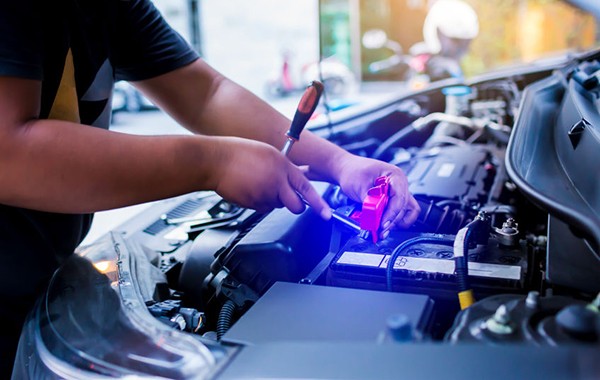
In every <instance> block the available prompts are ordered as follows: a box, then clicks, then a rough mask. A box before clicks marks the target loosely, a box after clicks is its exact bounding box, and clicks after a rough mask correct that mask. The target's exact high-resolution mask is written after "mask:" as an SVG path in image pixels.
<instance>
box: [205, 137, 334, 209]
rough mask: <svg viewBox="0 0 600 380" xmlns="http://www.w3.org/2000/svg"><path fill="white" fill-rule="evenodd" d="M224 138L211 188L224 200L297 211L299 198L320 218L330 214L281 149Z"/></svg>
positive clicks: (301, 206) (321, 199)
mask: <svg viewBox="0 0 600 380" xmlns="http://www.w3.org/2000/svg"><path fill="white" fill-rule="evenodd" d="M224 140H225V142H224V148H225V149H224V152H223V157H221V159H220V162H218V163H217V166H218V172H217V178H216V187H215V191H216V192H217V193H218V194H219V195H220V196H222V197H223V198H224V199H226V200H228V201H230V202H233V203H235V204H237V205H240V206H242V207H248V208H252V209H255V210H257V211H259V212H268V211H271V210H272V209H274V208H279V207H286V208H288V209H289V210H290V211H291V212H293V213H295V214H299V213H301V212H302V211H304V209H305V205H304V202H303V201H302V199H301V198H300V197H302V198H304V199H305V200H306V202H307V203H308V204H309V205H310V206H311V207H312V208H313V209H314V210H315V211H316V212H317V213H319V214H320V215H321V216H322V217H323V218H324V219H329V218H330V217H331V209H330V208H329V206H328V205H327V203H326V202H325V201H324V200H323V198H321V196H319V194H318V193H317V192H316V190H315V189H314V188H313V186H312V185H311V184H310V182H309V181H308V179H307V178H306V177H305V175H304V171H303V170H301V169H300V168H298V167H297V166H295V165H293V164H292V163H291V162H290V161H289V160H288V158H287V157H285V156H284V155H283V154H281V152H279V151H278V150H276V149H275V148H273V147H272V146H270V145H268V144H264V143H261V142H258V141H254V140H247V139H241V138H235V137H228V138H225V139H224Z"/></svg>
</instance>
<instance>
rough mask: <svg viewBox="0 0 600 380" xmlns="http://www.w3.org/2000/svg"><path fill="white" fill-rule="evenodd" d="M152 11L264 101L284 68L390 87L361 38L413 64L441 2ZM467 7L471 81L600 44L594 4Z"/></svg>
mask: <svg viewBox="0 0 600 380" xmlns="http://www.w3.org/2000/svg"><path fill="white" fill-rule="evenodd" d="M154 2H155V4H156V5H157V7H158V8H159V9H160V10H161V12H162V13H163V15H164V16H165V17H166V18H167V20H168V21H169V22H170V23H171V24H172V26H173V27H174V28H175V29H176V30H177V31H179V32H180V33H181V34H182V35H183V36H184V37H185V38H186V39H187V40H188V41H189V42H190V43H191V44H192V45H193V46H194V47H195V48H196V49H197V50H198V51H199V52H200V53H201V55H202V56H203V57H204V58H205V59H206V60H207V61H208V62H209V63H211V64H212V65H213V66H215V67H216V68H217V69H219V70H220V71H222V72H223V73H225V74H226V75H228V76H229V77H231V78H233V79H234V80H236V81H238V82H239V83H240V84H242V85H244V86H246V87H248V88H249V89H251V90H252V91H253V92H255V93H257V94H259V95H260V96H263V97H267V96H266V95H268V91H267V90H268V89H266V86H267V83H268V82H269V80H273V79H274V78H276V77H277V76H278V75H281V71H282V66H283V65H284V62H283V61H284V60H285V61H286V62H287V65H288V68H289V70H290V71H291V78H292V80H296V79H297V80H299V79H300V77H301V73H302V70H306V69H307V67H308V66H309V65H311V64H313V63H314V62H316V61H317V60H318V59H319V56H321V57H322V58H333V59H335V60H336V61H337V62H339V63H341V64H343V65H345V66H346V67H347V68H348V69H349V70H350V71H351V72H352V73H353V75H354V76H355V79H356V80H357V81H358V82H359V83H360V82H362V81H377V80H387V79H389V76H388V77H387V78H386V76H385V75H376V74H373V73H372V72H370V70H369V68H368V67H369V64H370V63H372V62H374V61H377V60H378V59H384V58H386V54H387V55H391V54H394V53H395V52H393V51H391V50H390V51H386V49H369V48H366V47H365V46H364V45H363V44H362V43H361V38H362V37H363V35H364V33H365V32H367V31H369V30H373V29H379V30H382V31H384V32H385V33H386V35H387V38H388V39H389V40H391V41H395V42H397V44H398V46H400V47H401V48H402V51H403V53H405V54H408V52H409V49H410V47H412V46H414V45H415V44H417V43H419V42H421V41H423V23H424V21H425V18H426V16H427V13H428V11H429V9H430V8H431V7H432V6H433V5H434V4H435V2H436V0H302V1H298V0H254V1H252V2H248V1H243V0H228V1H226V2H224V1H219V0H154ZM465 2H466V3H468V4H470V5H471V6H472V7H473V9H474V10H475V12H476V14H477V16H478V18H479V33H478V35H477V37H476V38H474V39H473V42H472V44H471V46H470V49H469V51H468V54H467V55H466V56H465V57H464V59H463V60H462V62H461V66H462V68H463V70H464V73H465V75H466V76H472V75H476V74H479V73H482V72H484V71H487V70H490V69H492V68H496V67H499V66H504V65H509V64H514V63H517V62H531V61H533V60H536V59H540V58H545V57H548V56H551V55H553V54H557V53H564V52H565V51H580V50H584V49H589V48H592V47H594V46H596V45H597V44H598V41H599V38H600V35H599V32H598V28H597V24H598V21H597V20H598V17H600V15H599V14H594V3H598V1H595V0H591V1H590V0H587V1H586V0H571V1H566V0H465ZM590 4H591V5H590ZM597 7H598V5H596V6H595V8H597ZM303 85H304V84H303ZM265 91H267V92H266V93H265Z"/></svg>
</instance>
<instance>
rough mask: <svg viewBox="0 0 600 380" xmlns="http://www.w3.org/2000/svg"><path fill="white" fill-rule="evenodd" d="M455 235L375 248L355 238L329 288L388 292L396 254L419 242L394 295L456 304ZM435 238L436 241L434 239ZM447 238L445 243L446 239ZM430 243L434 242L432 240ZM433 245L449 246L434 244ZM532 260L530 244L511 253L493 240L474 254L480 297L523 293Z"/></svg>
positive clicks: (397, 273)
mask: <svg viewBox="0 0 600 380" xmlns="http://www.w3.org/2000/svg"><path fill="white" fill-rule="evenodd" d="M454 237H455V236H454V235H441V234H428V233H415V232H408V231H392V232H391V233H390V234H389V236H388V237H387V238H386V239H385V240H382V241H379V242H377V243H373V242H372V241H371V240H370V239H363V238H361V237H360V236H353V237H351V238H350V239H349V240H348V241H347V242H346V243H345V244H344V245H343V246H342V248H341V249H340V250H339V251H338V252H337V254H336V255H335V256H334V258H333V260H332V261H331V262H330V264H329V267H328V268H327V271H326V277H325V278H326V283H327V284H328V285H332V286H343V287H352V288H361V289H373V290H390V289H387V288H388V285H387V277H386V269H387V266H388V263H389V260H390V257H391V255H392V254H393V252H394V250H395V249H396V248H397V247H398V246H399V245H400V244H401V243H403V242H404V241H406V240H408V239H413V238H422V239H414V240H413V241H414V244H411V245H408V246H406V247H404V248H403V249H402V251H401V252H400V253H399V256H398V259H397V260H396V262H395V264H394V269H393V271H392V289H391V290H392V291H396V292H403V293H420V294H427V295H429V296H431V297H434V298H437V299H450V298H452V299H455V298H456V293H457V285H456V276H455V274H454V271H455V263H454V259H453V247H452V243H453V240H454ZM429 238H433V239H429ZM440 238H441V239H440ZM428 239H429V240H428ZM431 240H443V241H440V242H431ZM530 256H531V255H530V254H528V250H527V247H526V246H525V244H521V245H516V246H514V247H505V246H502V245H500V244H499V242H498V241H497V240H496V239H495V238H494V237H491V238H490V239H489V241H488V244H487V245H479V246H477V247H476V248H474V249H471V250H469V253H468V261H469V264H468V268H469V280H470V284H471V287H472V288H473V290H474V292H475V295H476V296H477V295H481V296H483V295H487V294H495V293H498V292H504V293H507V292H508V293H522V292H523V291H524V289H526V286H527V284H528V283H529V282H530V279H529V278H530V277H531V276H529V275H528V272H527V271H528V267H529V266H530V264H529V263H530V260H531V259H530Z"/></svg>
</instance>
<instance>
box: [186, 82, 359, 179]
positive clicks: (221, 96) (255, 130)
mask: <svg viewBox="0 0 600 380" xmlns="http://www.w3.org/2000/svg"><path fill="white" fill-rule="evenodd" d="M211 103H212V104H211V110H215V111H216V112H211V113H210V114H207V115H205V117H204V118H201V119H199V122H198V124H197V127H192V128H193V129H196V130H199V131H201V132H204V133H207V132H208V133H211V134H214V135H235V136H240V137H244V138H250V139H254V140H258V141H263V142H265V143H267V144H269V145H271V146H273V147H275V148H276V149H278V150H281V148H283V145H284V144H285V141H286V139H287V138H286V136H285V133H286V132H287V130H288V129H289V127H290V123H291V121H290V120H289V119H288V118H286V117H285V116H283V115H282V114H281V113H279V112H278V111H276V110H275V109H274V108H272V107H271V106H270V105H268V104H267V103H265V102H264V101H263V100H261V99H259V98H258V97H257V96H256V95H254V94H252V93H250V92H249V91H247V90H245V89H243V88H242V87H240V86H238V85H237V84H235V83H233V82H231V81H227V80H224V81H222V82H221V83H220V85H219V86H218V88H217V89H216V91H215V94H214V96H213V97H212V99H211ZM231 104H234V105H235V111H236V112H233V110H231V107H232V106H231ZM219 108H222V112H218V110H219ZM228 110H229V112H228ZM218 115H227V117H226V118H225V117H223V116H218ZM217 123H219V128H215V129H210V128H207V127H206V126H212V125H217ZM347 154H348V153H347V152H346V151H344V150H342V149H341V148H339V147H338V146H336V145H334V144H332V143H331V142H329V141H327V140H325V139H323V138H320V137H318V136H316V135H315V134H313V133H312V132H310V131H308V130H305V131H304V132H302V134H301V136H300V140H299V141H297V142H296V143H295V144H294V147H293V149H292V150H291V152H290V159H291V160H292V161H293V162H294V163H295V164H297V165H308V166H310V168H311V174H313V175H315V174H316V175H317V177H318V179H322V180H326V181H329V182H336V183H337V182H338V178H337V177H336V173H339V167H338V165H339V164H340V163H342V162H343V159H342V158H343V157H344V156H345V155H347Z"/></svg>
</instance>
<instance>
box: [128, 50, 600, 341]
mask: <svg viewBox="0 0 600 380" xmlns="http://www.w3.org/2000/svg"><path fill="white" fill-rule="evenodd" d="M598 69H600V64H599V63H598V62H597V61H594V60H588V61H586V62H583V63H581V62H578V64H577V65H567V66H566V67H562V68H561V69H560V70H554V69H547V70H538V71H530V72H524V73H513V74H510V75H504V76H501V75H497V76H495V77H490V78H483V79H481V80H479V81H477V82H473V83H470V84H468V85H463V84H450V85H447V86H445V85H440V86H439V87H432V88H429V89H426V90H423V91H421V92H418V93H413V94H410V95H408V96H406V97H403V98H401V99H399V100H398V101H395V102H393V103H390V104H386V105H385V106H383V107H380V108H379V109H377V110H375V111H374V112H373V113H372V116H368V117H366V116H364V115H363V116H362V117H358V118H350V119H349V120H348V121H347V122H345V123H343V122H342V123H339V125H336V126H335V127H332V126H331V125H329V126H324V127H323V128H322V129H316V130H315V131H316V132H317V133H322V134H324V135H325V136H326V137H327V138H328V139H329V140H331V141H333V142H335V143H336V144H338V145H340V146H342V147H344V148H345V149H347V150H349V151H351V152H353V153H355V154H358V155H362V156H366V157H372V158H375V159H379V160H384V161H386V162H389V163H392V164H394V165H396V166H398V167H400V168H401V169H402V170H403V171H404V172H405V173H406V175H407V178H408V182H409V189H410V191H411V192H412V193H413V195H414V196H415V198H416V199H417V201H418V202H419V205H420V206H421V213H420V215H419V218H418V220H417V222H416V223H415V224H414V225H413V226H412V227H410V228H408V229H406V230H400V229H397V230H393V231H391V233H390V234H389V236H388V237H387V238H386V239H383V240H379V241H377V242H374V241H373V239H371V238H370V237H369V236H368V234H357V233H356V231H354V230H353V229H351V228H348V227H347V226H346V225H344V224H343V223H338V222H336V221H323V220H322V219H321V218H320V217H319V216H318V215H316V214H315V213H313V212H312V210H310V209H307V210H306V211H305V212H304V213H302V214H300V215H294V214H292V213H290V212H289V211H287V210H285V209H277V210H274V211H272V212H270V213H268V214H259V213H257V212H254V211H253V210H246V209H242V208H239V207H237V206H236V205H233V204H230V203H228V202H226V201H225V200H223V199H221V198H220V197H219V196H218V195H217V194H215V193H211V192H200V193H194V194H188V195H186V196H183V197H178V198H174V199H171V200H167V201H164V202H161V203H159V204H157V205H155V206H153V207H151V208H150V209H148V210H146V211H145V212H143V213H142V214H140V215H139V216H138V217H136V218H134V220H132V221H130V222H128V223H127V224H125V225H124V226H123V228H122V231H123V235H124V236H125V238H126V239H128V240H131V241H135V242H136V244H137V245H138V246H139V247H141V251H142V252H143V253H144V256H145V257H147V258H148V260H149V261H150V262H151V263H152V268H154V269H152V271H153V272H155V274H154V275H153V276H141V275H138V281H140V282H145V283H144V284H142V285H141V287H142V288H144V289H147V291H146V293H145V294H144V298H145V303H146V306H147V307H148V310H149V312H150V313H151V314H152V315H153V316H154V317H155V318H157V319H159V320H160V321H161V322H164V323H165V324H167V325H169V326H171V327H172V328H174V329H178V330H183V331H187V332H189V333H192V334H195V335H198V336H201V337H202V338H203V339H208V340H212V341H215V342H221V343H223V344H225V345H233V346H235V345H240V344H241V345H246V344H256V343H260V342H264V341H268V342H273V341H286V340H287V341H289V340H316V341H339V340H358V341H365V340H367V341H368V340H372V341H377V342H387V341H392V342H400V343H406V342H415V343H417V342H440V343H443V344H451V345H460V344H462V343H472V342H479V343H484V344H490V345H498V344H502V343H520V344H525V345H533V346H559V345H573V344H575V345H579V344H583V345H595V346H598V345H600V312H599V308H600V295H599V292H600V259H599V257H598V252H599V251H598V246H597V241H598V239H599V238H600V235H595V230H594V228H595V226H596V224H595V223H597V222H598V214H599V212H600V208H598V204H599V203H598V202H599V201H600V198H599V197H598V191H597V188H596V187H594V186H596V185H594V184H595V183H596V182H597V181H596V179H595V178H593V177H594V175H591V176H588V179H587V182H586V181H584V180H578V179H575V180H572V181H570V183H571V184H573V183H574V184H575V185H574V188H575V190H576V191H575V193H577V194H579V195H581V198H583V200H584V201H585V202H584V203H585V205H581V204H575V203H569V202H568V201H564V199H565V198H564V197H563V194H561V193H560V192H557V191H558V190H555V192H554V193H553V194H552V198H551V201H548V202H545V201H544V200H545V199H546V198H544V197H542V196H538V194H539V193H540V192H539V191H533V190H532V188H535V186H529V184H531V183H534V182H535V181H530V182H528V181H524V180H523V178H526V179H527V178H534V179H535V180H538V181H539V183H538V185H539V186H540V187H542V188H544V187H549V186H551V185H550V184H552V183H554V185H556V186H558V187H557V188H561V186H562V188H564V187H565V186H563V185H560V184H557V183H558V182H559V181H560V178H558V177H560V176H558V175H557V176H556V177H554V176H553V175H552V173H551V172H547V173H543V174H536V169H537V167H536V166H535V165H528V166H526V165H523V163H525V162H528V160H530V161H531V162H533V160H534V158H532V157H529V156H526V154H528V153H527V152H530V153H531V152H536V154H537V155H538V156H536V157H535V159H538V160H539V159H542V160H543V159H544V155H547V156H548V157H550V156H551V155H552V154H551V152H555V151H556V152H557V157H558V158H559V159H560V160H566V159H567V158H565V157H567V156H566V155H570V154H572V152H566V153H565V152H564V151H563V152H562V153H561V149H563V148H561V146H562V145H561V144H563V143H561V142H560V141H562V140H560V139H564V140H565V141H566V143H565V144H567V143H568V144H570V145H568V146H566V147H565V148H564V149H567V148H569V147H570V146H571V145H573V146H574V147H573V148H572V149H571V148H570V149H571V150H576V153H578V154H579V153H581V152H582V151H584V149H588V150H587V151H584V153H586V154H587V159H586V161H587V163H585V164H584V163H583V160H581V161H579V163H580V164H581V165H584V166H585V167H586V168H587V169H588V170H591V171H592V172H593V173H597V169H594V166H593V165H590V162H591V161H594V156H597V152H598V150H595V151H594V150H593V149H598V148H600V144H599V141H600V140H599V139H598V136H599V135H600V133H599V132H600V130H599V129H596V128H595V127H593V126H594V125H596V126H597V125H600V124H595V123H594V121H595V119H600V112H598V94H599V93H600V91H598V87H597V86H595V87H592V89H591V90H589V89H586V88H585V87H584V85H583V83H587V82H585V81H586V80H589V78H591V77H592V73H596V72H598ZM594 75H595V74H594ZM569 99H571V100H569ZM582 109H584V110H585V111H581V110H582ZM577 112H580V113H581V112H584V113H586V115H578V116H572V114H574V113H577ZM565 115H567V116H565ZM592 115H593V116H592ZM580 120H584V121H585V122H586V123H587V124H585V125H584V127H585V128H584V129H585V131H584V134H587V135H586V136H581V131H579V132H578V129H577V128H580V129H581V128H582V127H581V123H582V122H581V121H580ZM578 122H579V123H580V124H579V127H577V125H578V124H577V123H578ZM563 124H564V125H563ZM531 125H534V126H538V127H536V128H542V127H544V128H546V130H549V131H548V132H547V133H550V134H555V135H554V137H553V138H552V139H551V140H548V143H547V144H548V145H544V142H543V141H542V140H538V139H536V135H534V134H533V133H534V132H535V133H537V136H542V137H544V136H545V135H544V133H545V132H538V131H537V130H536V129H535V128H534V127H532V126H531ZM560 128H562V129H566V131H565V132H564V133H562V132H556V130H558V129H560ZM576 133H579V135H578V137H577V139H580V140H581V141H580V140H577V144H575V143H573V141H574V137H573V135H574V134H576ZM577 145H579V146H580V147H579V149H575V146H577ZM557 146H558V148H557ZM532 154H533V153H532ZM540 157H541V158H540ZM561 157H562V158H561ZM568 157H570V156H568ZM548 159H551V158H548ZM568 159H571V158H568ZM542 166H543V165H542ZM563 166H564V165H563ZM581 170H586V169H584V168H582V169H581ZM594 170H595V171H594ZM565 172H568V170H565ZM588 173H589V171H588ZM544 178H545V179H544ZM544 181H546V182H544ZM552 181H554V182H552ZM315 187H316V188H317V189H318V191H319V192H320V193H321V194H322V196H323V197H324V199H325V200H326V201H327V202H328V203H329V204H330V205H331V207H332V208H333V209H334V210H335V211H336V212H337V213H339V214H340V215H343V216H345V217H348V218H351V217H352V215H353V214H354V213H355V212H357V211H360V209H361V206H362V205H361V204H357V203H356V202H353V201H351V200H349V199H348V198H347V197H346V196H345V195H344V194H343V193H341V191H340V189H339V188H338V187H336V186H333V185H329V184H325V183H315ZM565 192H570V193H573V191H571V190H569V189H566V190H565ZM568 207H571V208H572V209H575V210H578V209H579V208H581V209H582V210H583V211H582V213H583V212H588V214H587V215H588V216H590V215H591V216H590V217H589V218H587V219H585V218H583V217H579V216H577V215H575V214H569V213H568V212H567V211H564V212H563V211H562V210H563V209H564V208H568ZM557 210H558V211H557ZM565 215H567V217H565ZM590 218H591V219H590ZM594 218H595V219H594ZM590 220H591V221H590ZM586 223H587V224H586ZM590 226H591V227H590ZM588 227H589V228H588ZM578 263H585V264H584V265H585V270H583V272H585V273H584V274H582V275H581V276H580V275H579V274H578V273H577V272H573V271H574V269H573V268H577V267H578V266H581V264H578ZM583 272H582V273H583ZM353 300H354V301H353ZM353 302H355V303H356V305H358V306H353ZM283 322H285V323H283ZM282 331H285V333H283V332H282Z"/></svg>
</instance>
